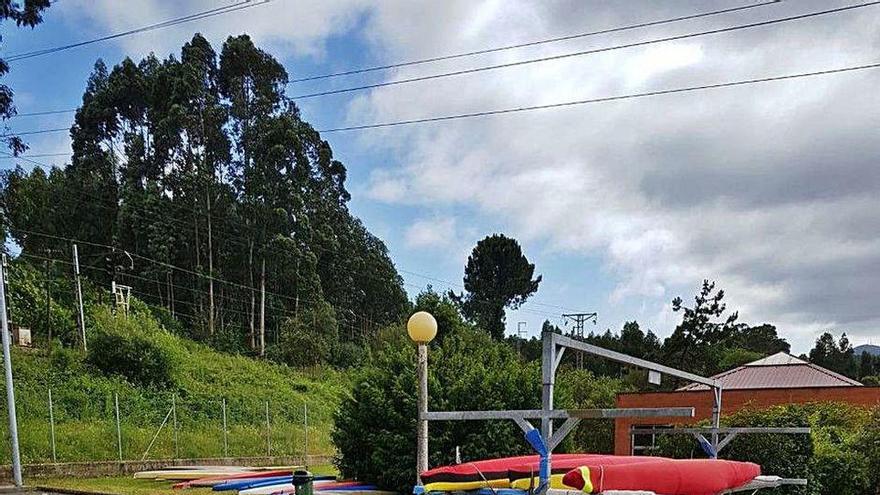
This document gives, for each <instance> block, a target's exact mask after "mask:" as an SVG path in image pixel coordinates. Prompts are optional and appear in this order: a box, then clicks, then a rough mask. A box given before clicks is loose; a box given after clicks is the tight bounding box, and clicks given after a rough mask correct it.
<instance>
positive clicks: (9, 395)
mask: <svg viewBox="0 0 880 495" xmlns="http://www.w3.org/2000/svg"><path fill="white" fill-rule="evenodd" d="M0 332H2V333H3V339H2V340H3V369H4V371H5V373H6V408H7V409H6V410H7V412H8V415H9V441H10V442H11V443H12V480H13V482H15V486H17V487H21V485H22V480H21V453H20V452H19V450H18V418H17V417H16V415H15V390H14V387H13V384H12V355H11V353H10V350H9V321H8V320H7V317H6V255H3V261H2V263H0Z"/></svg>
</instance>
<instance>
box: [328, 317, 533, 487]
mask: <svg viewBox="0 0 880 495" xmlns="http://www.w3.org/2000/svg"><path fill="white" fill-rule="evenodd" d="M383 333H384V334H385V335H387V336H389V338H388V340H386V342H385V343H384V346H383V347H382V348H381V349H380V350H379V351H378V352H377V353H376V354H375V356H374V358H373V359H372V361H371V362H370V363H369V364H368V365H366V366H365V367H364V368H362V369H361V370H359V372H358V374H357V376H356V379H355V383H354V386H353V389H352V392H351V396H350V397H348V398H346V399H344V400H343V402H342V404H341V405H340V407H339V408H338V409H337V411H336V414H335V415H334V421H335V425H334V429H333V433H332V439H333V442H334V443H335V445H336V448H337V450H338V457H337V459H336V464H337V467H339V469H340V471H341V472H342V475H343V476H349V477H355V478H357V479H360V480H364V481H367V482H373V483H376V484H378V485H380V486H382V487H384V488H388V489H394V490H398V491H401V492H403V491H408V490H409V489H410V488H411V487H412V484H413V481H414V479H415V473H414V470H413V466H415V462H416V452H415V450H416V412H417V392H416V352H415V346H414V345H413V344H412V342H410V341H409V338H408V337H407V336H406V331H405V330H404V328H403V327H402V326H398V327H395V328H394V330H393V331H392V330H388V331H385V332H383ZM429 361H430V366H429V368H428V369H429V377H428V389H429V397H430V399H429V408H430V409H431V410H473V409H490V408H491V409H498V408H501V409H532V408H537V407H540V400H539V397H540V372H539V369H538V366H537V364H536V363H530V364H527V365H523V364H522V362H521V361H520V360H519V358H518V357H517V355H516V353H515V352H514V351H513V349H511V348H510V346H508V345H506V344H503V343H498V342H495V341H493V340H492V339H491V337H489V335H488V334H486V333H485V332H481V331H477V330H472V329H467V328H465V329H459V330H453V331H452V332H451V333H450V334H448V335H446V336H445V338H444V339H442V342H440V343H435V344H434V345H432V346H431V350H430V354H429ZM430 442H431V457H430V464H431V465H434V466H436V465H441V464H449V463H451V462H452V461H453V460H454V458H455V448H456V446H459V447H460V448H461V454H462V457H463V458H464V459H466V460H475V459H481V458H487V457H498V456H505V455H515V454H523V453H528V452H529V451H530V448H529V447H528V445H527V444H526V442H525V440H523V438H522V433H521V432H520V431H519V429H518V428H517V427H516V426H515V425H514V424H513V423H512V422H510V421H500V422H495V421H465V422H458V421H455V422H434V423H432V424H431V429H430Z"/></svg>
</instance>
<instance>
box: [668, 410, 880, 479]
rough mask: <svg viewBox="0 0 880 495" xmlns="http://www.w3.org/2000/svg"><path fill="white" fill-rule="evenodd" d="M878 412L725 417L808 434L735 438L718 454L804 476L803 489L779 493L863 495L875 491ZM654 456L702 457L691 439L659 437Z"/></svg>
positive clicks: (879, 460)
mask: <svg viewBox="0 0 880 495" xmlns="http://www.w3.org/2000/svg"><path fill="white" fill-rule="evenodd" d="M878 419H880V409H877V410H875V411H874V412H873V415H872V411H870V410H868V409H864V408H860V407H856V406H851V405H848V404H839V403H811V404H792V405H786V406H775V407H771V408H767V409H761V410H743V411H740V412H737V413H736V414H733V415H731V416H728V417H725V418H724V419H723V423H724V426H743V427H745V426H809V427H811V428H812V434H811V435H809V436H808V435H740V436H738V437H736V438H735V439H734V440H733V441H732V442H731V443H730V445H728V446H727V447H726V448H725V449H724V450H723V451H722V453H721V457H723V458H725V459H733V460H739V461H749V462H755V463H757V464H760V465H761V466H762V468H763V470H764V472H766V473H772V474H775V475H778V476H784V477H793V478H800V477H806V478H807V480H808V482H809V485H808V486H807V488H806V489H803V488H780V489H778V493H797V494H821V495H826V494H828V495H830V494H834V495H864V494H866V493H875V492H876V491H877V490H878V489H880V477H878V471H877V469H876V467H877V466H878V465H880V441H878V439H880V436H878V433H877V430H878V424H880V423H878V422H877V420H878ZM657 455H664V456H670V457H679V458H682V457H683V458H689V457H704V456H705V454H704V453H703V452H702V450H701V449H700V448H699V446H697V444H696V442H694V441H693V439H691V438H685V437H678V436H677V435H667V436H662V437H661V438H660V448H659V451H658V452H657Z"/></svg>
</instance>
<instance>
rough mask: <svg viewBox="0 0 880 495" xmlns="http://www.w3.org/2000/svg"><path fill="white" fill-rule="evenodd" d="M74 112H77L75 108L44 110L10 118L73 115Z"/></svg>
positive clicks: (18, 114) (19, 114)
mask: <svg viewBox="0 0 880 495" xmlns="http://www.w3.org/2000/svg"><path fill="white" fill-rule="evenodd" d="M76 110H77V109H76V108H65V109H62V110H45V111H41V112H26V113H17V114H15V115H13V116H11V117H10V118H13V119H14V118H16V117H40V116H42V115H57V114H61V113H73V112H76Z"/></svg>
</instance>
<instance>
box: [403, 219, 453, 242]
mask: <svg viewBox="0 0 880 495" xmlns="http://www.w3.org/2000/svg"><path fill="white" fill-rule="evenodd" d="M405 240H406V245H407V246H408V247H410V248H415V249H424V248H427V249H433V250H439V249H444V248H448V247H449V246H453V245H455V244H458V236H457V232H456V225H455V219H454V218H451V217H447V218H422V219H419V220H416V221H415V222H414V223H413V224H412V225H410V226H409V228H407V229H406V234H405Z"/></svg>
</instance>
